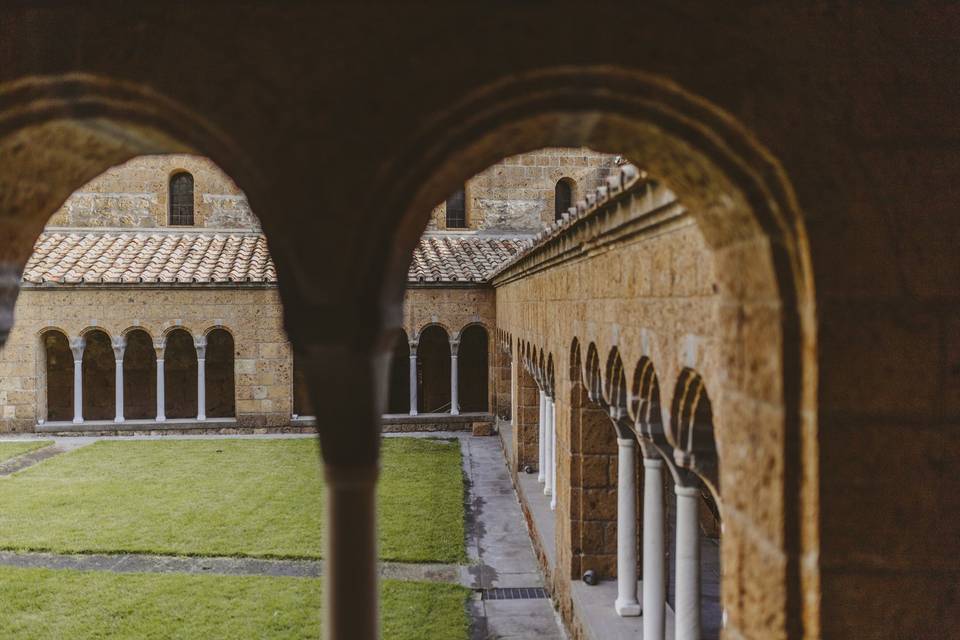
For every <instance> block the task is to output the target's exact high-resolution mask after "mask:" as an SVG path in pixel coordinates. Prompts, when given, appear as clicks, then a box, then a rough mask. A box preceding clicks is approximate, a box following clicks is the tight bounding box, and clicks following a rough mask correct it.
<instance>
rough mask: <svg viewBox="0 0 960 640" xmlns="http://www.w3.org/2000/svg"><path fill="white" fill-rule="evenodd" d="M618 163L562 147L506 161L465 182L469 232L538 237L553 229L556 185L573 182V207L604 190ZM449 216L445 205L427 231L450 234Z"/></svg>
mask: <svg viewBox="0 0 960 640" xmlns="http://www.w3.org/2000/svg"><path fill="white" fill-rule="evenodd" d="M615 159H616V158H615V156H612V155H609V154H604V153H597V152H595V151H591V150H590V149H570V148H559V147H557V148H549V149H539V150H537V151H532V152H530V153H522V154H519V155H516V156H511V157H509V158H504V159H503V160H501V161H500V162H497V163H496V164H494V165H493V166H491V167H489V168H487V169H484V170H483V171H481V172H480V173H478V174H477V175H475V176H474V177H472V178H470V179H469V180H467V182H466V189H465V191H466V203H467V226H468V228H469V229H472V230H480V231H482V230H496V231H514V232H521V233H537V232H539V231H541V230H542V229H543V228H544V227H545V226H546V225H548V224H552V223H553V220H554V203H555V200H554V198H555V190H556V185H557V182H559V181H560V180H562V179H566V180H568V181H570V184H571V185H572V186H573V188H572V194H571V195H572V198H571V203H575V202H576V201H577V199H579V198H580V197H582V196H583V194H585V193H587V192H590V191H593V190H594V189H595V188H597V187H598V186H600V185H601V184H603V180H604V178H606V177H607V175H609V173H610V172H611V171H612V170H613V169H614V167H615V166H616V164H615ZM446 215H447V206H446V203H445V202H444V203H441V204H440V205H438V206H437V207H436V208H434V209H433V211H432V212H431V214H430V221H429V223H428V226H427V228H428V229H440V230H442V229H446Z"/></svg>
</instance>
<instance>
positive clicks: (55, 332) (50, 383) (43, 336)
mask: <svg viewBox="0 0 960 640" xmlns="http://www.w3.org/2000/svg"><path fill="white" fill-rule="evenodd" d="M40 344H41V345H42V346H43V351H44V359H43V362H44V369H43V373H44V377H45V381H46V384H45V385H44V390H45V394H46V413H45V415H41V416H40V417H41V418H42V419H44V420H47V421H50V422H64V421H68V420H73V417H74V416H73V354H72V353H71V351H70V340H69V339H68V338H67V334H66V332H65V331H63V330H61V329H58V328H52V327H49V328H45V329H43V330H42V331H41V332H40Z"/></svg>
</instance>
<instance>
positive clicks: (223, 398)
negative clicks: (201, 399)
mask: <svg viewBox="0 0 960 640" xmlns="http://www.w3.org/2000/svg"><path fill="white" fill-rule="evenodd" d="M233 359H234V352H233V334H231V333H230V332H229V331H227V330H226V329H220V328H217V329H213V330H212V331H210V332H209V333H208V334H207V361H206V373H207V389H206V396H207V406H206V410H207V417H208V418H232V417H234V416H235V415H236V392H235V387H236V379H235V377H234V370H233V369H234V366H233Z"/></svg>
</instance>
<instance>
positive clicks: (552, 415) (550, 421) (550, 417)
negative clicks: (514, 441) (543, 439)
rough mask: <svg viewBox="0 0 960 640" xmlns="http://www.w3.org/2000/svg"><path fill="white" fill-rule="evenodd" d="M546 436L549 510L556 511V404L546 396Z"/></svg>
mask: <svg viewBox="0 0 960 640" xmlns="http://www.w3.org/2000/svg"><path fill="white" fill-rule="evenodd" d="M547 429H548V432H547V436H548V437H549V438H550V459H549V460H548V461H547V464H548V466H549V467H550V488H551V489H552V490H553V492H552V493H551V494H550V509H552V510H554V511H556V509H557V494H558V493H560V492H559V491H557V404H556V403H555V402H554V401H553V398H551V397H550V396H547Z"/></svg>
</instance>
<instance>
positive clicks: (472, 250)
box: [407, 235, 529, 282]
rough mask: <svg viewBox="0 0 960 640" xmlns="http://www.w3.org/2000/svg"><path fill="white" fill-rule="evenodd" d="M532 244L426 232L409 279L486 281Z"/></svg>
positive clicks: (487, 237) (420, 280)
mask: <svg viewBox="0 0 960 640" xmlns="http://www.w3.org/2000/svg"><path fill="white" fill-rule="evenodd" d="M528 244H529V242H528V241H526V240H524V239H522V238H501V237H491V236H434V235H426V236H424V237H423V238H421V239H420V244H419V245H418V246H417V248H416V249H415V250H414V252H413V260H412V261H411V263H410V270H409V271H408V272H407V281H408V282H485V281H486V280H487V278H488V277H489V276H490V274H491V273H492V272H493V271H494V270H495V269H496V268H497V267H499V266H500V265H501V264H502V263H504V262H506V261H507V260H509V259H510V258H512V257H513V256H514V255H516V254H518V253H520V251H521V250H522V249H524V248H525V247H526V246H527V245H528Z"/></svg>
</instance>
